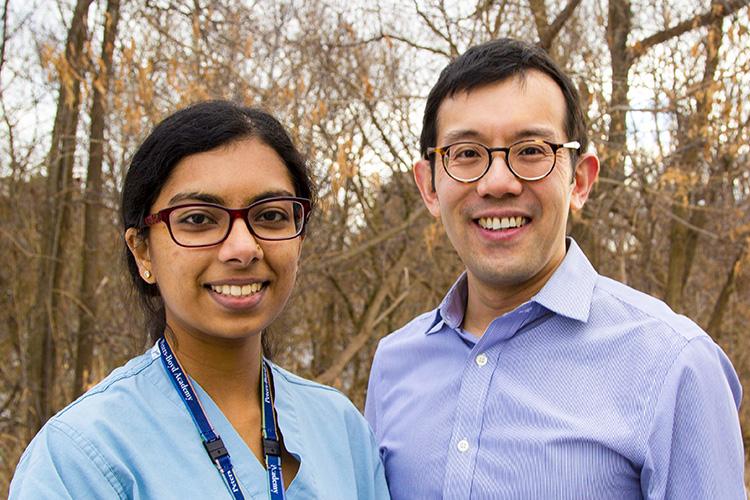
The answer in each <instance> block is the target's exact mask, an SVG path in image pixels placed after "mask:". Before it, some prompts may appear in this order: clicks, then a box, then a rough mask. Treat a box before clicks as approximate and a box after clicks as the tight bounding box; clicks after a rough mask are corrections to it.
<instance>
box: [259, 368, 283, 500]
mask: <svg viewBox="0 0 750 500" xmlns="http://www.w3.org/2000/svg"><path fill="white" fill-rule="evenodd" d="M260 372H261V375H262V376H261V378H262V379H263V380H262V388H263V414H262V419H263V454H264V455H265V457H266V469H267V470H268V496H269V497H270V498H271V500H285V498H286V497H285V496H284V481H283V479H282V476H281V444H280V443H279V438H278V433H277V432H276V419H275V418H274V413H273V396H272V395H271V384H270V383H269V382H268V377H269V373H268V365H267V364H266V363H261V368H260Z"/></svg>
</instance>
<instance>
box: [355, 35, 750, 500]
mask: <svg viewBox="0 0 750 500" xmlns="http://www.w3.org/2000/svg"><path fill="white" fill-rule="evenodd" d="M587 142H588V141H587V133H586V129H585V123H584V117H583V113H582V110H581V107H580V103H579V100H578V97H577V94H576V91H575V89H574V87H573V85H572V83H571V81H570V79H569V78H568V77H567V76H566V75H565V74H564V73H563V72H562V71H561V70H560V69H559V68H558V67H557V65H556V64H555V63H554V62H553V61H552V60H551V59H550V58H549V56H548V55H547V54H546V53H544V51H542V50H541V49H539V48H536V47H534V46H532V45H528V44H525V43H522V42H519V41H515V40H508V39H505V40H496V41H492V42H489V43H486V44H484V45H481V46H478V47H474V48H472V49H470V50H468V51H467V52H466V53H465V54H463V55H462V56H460V57H458V58H457V59H456V60H454V61H453V62H451V63H450V64H449V65H448V66H447V67H446V68H445V69H444V70H443V72H442V73H441V74H440V77H439V79H438V82H437V83H436V84H435V86H434V87H433V89H432V91H431V92H430V95H429V97H428V98H427V104H426V107H425V115H424V124H423V131H422V136H421V144H420V146H421V152H422V155H423V158H424V159H422V160H420V161H418V162H417V163H416V164H415V166H414V178H415V180H416V183H417V187H418V188H419V191H420V193H421V195H422V199H423V201H424V203H425V205H426V206H427V208H428V210H429V211H430V213H431V214H432V215H433V216H434V217H436V218H440V219H441V221H442V223H443V226H444V228H445V231H446V233H447V235H448V238H449V239H450V241H451V243H452V245H453V247H454V248H455V250H456V252H457V253H458V255H459V257H460V258H461V260H462V262H463V263H464V265H465V266H466V272H465V273H464V274H462V275H461V276H460V277H459V278H458V281H456V283H455V284H454V285H453V287H452V288H451V289H450V291H448V293H447V295H446V296H445V298H444V299H443V301H442V303H441V304H440V305H439V307H438V308H437V309H435V310H433V311H431V312H428V313H426V314H423V315H421V316H419V317H417V318H415V319H414V320H413V321H411V322H410V323H409V324H407V325H406V326H404V327H403V328H402V329H400V330H398V331H396V332H394V333H392V334H391V335H389V336H387V337H386V338H384V339H383V340H382V341H381V342H380V345H379V346H378V350H377V353H376V355H375V360H374V362H373V367H372V373H371V376H370V385H369V389H368V395H367V405H366V415H367V418H368V420H369V421H370V423H371V425H372V427H373V429H374V431H375V434H376V436H377V439H378V441H379V443H380V449H381V454H382V457H383V460H384V463H385V467H386V475H387V478H388V481H389V486H390V489H391V494H392V496H393V498H394V499H397V500H399V499H409V500H414V499H440V498H444V499H446V500H448V499H469V498H470V499H504V498H522V499H527V498H528V499H550V498H555V499H556V498H565V499H586V498H591V499H625V498H627V499H630V498H632V499H638V498H672V499H688V498H689V499H734V498H743V499H744V498H745V492H744V486H743V449H742V438H741V434H740V428H739V421H738V415H737V409H738V407H739V403H740V398H741V387H740V384H739V381H738V379H737V375H736V374H735V372H734V369H733V368H732V365H731V364H730V362H729V360H728V359H727V357H726V356H725V355H724V353H723V352H722V351H721V349H720V348H719V347H718V346H717V345H716V344H715V343H714V342H713V341H712V340H711V339H710V338H709V337H708V336H707V335H706V334H705V333H704V332H703V331H702V330H701V329H700V328H699V327H698V326H696V325H695V324H694V323H693V322H691V321H690V320H689V319H687V318H685V317H684V316H680V315H677V314H675V313H674V312H672V311H671V310H670V309H669V308H668V307H667V306H666V305H665V304H664V303H662V302H661V301H659V300H657V299H655V298H652V297H649V296H647V295H644V294H642V293H639V292H637V291H635V290H633V289H631V288H628V287H627V286H625V285H623V284H620V283H618V282H615V281H613V280H610V279H608V278H605V277H603V276H600V275H598V274H597V273H596V271H595V270H594V269H593V267H592V266H591V264H590V263H589V262H588V260H587V259H586V257H585V256H584V255H583V253H582V252H581V250H580V248H579V247H578V246H577V245H576V243H575V241H573V240H572V239H570V238H567V239H566V236H565V228H566V222H567V218H568V212H569V209H570V210H574V211H577V210H580V209H581V208H582V207H583V204H584V203H585V201H586V199H587V197H588V195H589V192H590V190H591V187H592V185H593V184H594V181H595V180H596V178H597V175H598V171H599V162H598V160H597V158H596V156H595V155H594V154H591V153H588V152H587V149H586V148H587Z"/></svg>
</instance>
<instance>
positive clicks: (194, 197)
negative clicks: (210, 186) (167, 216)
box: [168, 191, 224, 205]
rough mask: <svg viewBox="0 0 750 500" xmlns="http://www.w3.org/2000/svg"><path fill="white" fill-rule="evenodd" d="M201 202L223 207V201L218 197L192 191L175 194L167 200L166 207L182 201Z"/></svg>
mask: <svg viewBox="0 0 750 500" xmlns="http://www.w3.org/2000/svg"><path fill="white" fill-rule="evenodd" d="M186 200H190V201H201V202H203V203H214V204H216V205H223V204H224V200H223V199H222V198H221V197H220V196H216V195H213V194H208V193H201V192H200V191H193V192H189V193H177V194H176V195H174V196H172V198H170V199H169V202H168V205H175V204H177V203H179V202H182V201H186Z"/></svg>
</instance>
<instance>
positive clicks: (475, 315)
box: [461, 259, 562, 338]
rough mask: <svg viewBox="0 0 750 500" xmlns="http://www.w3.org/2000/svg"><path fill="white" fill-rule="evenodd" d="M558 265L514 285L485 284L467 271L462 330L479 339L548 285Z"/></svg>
mask: <svg viewBox="0 0 750 500" xmlns="http://www.w3.org/2000/svg"><path fill="white" fill-rule="evenodd" d="M561 263H562V259H560V261H559V262H557V263H555V264H554V265H551V266H549V268H548V269H545V270H543V271H542V272H540V273H538V274H537V275H535V276H533V277H532V278H531V279H529V280H527V281H525V282H523V283H520V284H517V285H516V284H511V285H495V284H492V283H485V282H482V281H481V280H479V279H477V277H476V276H474V275H473V274H472V273H471V272H470V271H468V272H467V280H466V281H467V298H466V310H465V313H464V319H463V323H462V325H461V327H462V328H463V329H464V331H467V332H469V333H471V334H472V335H474V336H475V337H477V338H479V337H481V336H482V335H483V334H484V332H485V331H486V330H487V327H489V326H490V323H492V321H494V320H495V318H498V317H500V316H502V315H503V314H505V313H507V312H509V311H512V310H514V309H515V308H517V307H518V306H520V305H521V304H523V303H525V302H528V301H529V300H531V298H532V297H534V295H536V294H537V293H538V292H539V290H541V289H542V288H543V287H544V285H545V284H546V283H547V281H549V279H550V278H551V277H552V275H553V274H554V272H555V270H557V268H558V267H559V265H560V264H561Z"/></svg>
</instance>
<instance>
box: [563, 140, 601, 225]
mask: <svg viewBox="0 0 750 500" xmlns="http://www.w3.org/2000/svg"><path fill="white" fill-rule="evenodd" d="M598 177H599V158H597V157H596V155H595V154H593V153H585V154H583V155H582V156H581V157H580V158H579V159H578V164H577V165H576V170H575V176H574V177H573V191H572V192H571V194H570V209H571V210H572V211H574V212H576V211H579V210H581V209H582V208H583V205H584V204H585V203H586V200H588V198H589V193H590V192H591V188H592V187H593V186H594V182H596V179H597V178H598Z"/></svg>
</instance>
